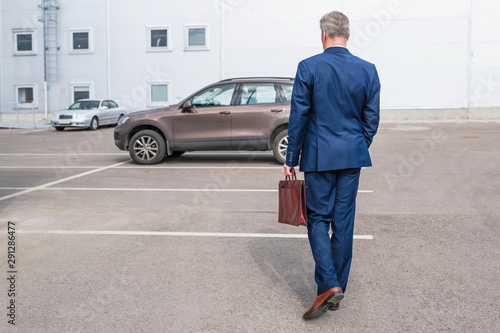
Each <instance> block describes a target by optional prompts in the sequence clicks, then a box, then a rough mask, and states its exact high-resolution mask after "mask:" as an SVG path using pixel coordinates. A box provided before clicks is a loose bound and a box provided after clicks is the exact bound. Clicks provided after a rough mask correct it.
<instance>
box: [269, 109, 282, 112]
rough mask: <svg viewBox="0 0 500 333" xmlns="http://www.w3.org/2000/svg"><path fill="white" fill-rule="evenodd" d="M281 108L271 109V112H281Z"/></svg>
mask: <svg viewBox="0 0 500 333" xmlns="http://www.w3.org/2000/svg"><path fill="white" fill-rule="evenodd" d="M281 111H283V109H272V110H271V112H281Z"/></svg>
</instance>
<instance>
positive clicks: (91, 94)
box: [69, 82, 95, 105]
mask: <svg viewBox="0 0 500 333" xmlns="http://www.w3.org/2000/svg"><path fill="white" fill-rule="evenodd" d="M69 85H70V92H71V94H70V104H69V105H71V104H73V103H75V102H76V101H75V87H81V86H87V87H89V98H88V99H95V97H94V82H70V83H69Z"/></svg>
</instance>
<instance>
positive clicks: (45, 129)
mask: <svg viewBox="0 0 500 333" xmlns="http://www.w3.org/2000/svg"><path fill="white" fill-rule="evenodd" d="M49 129H50V128H42V129H37V130H31V131H24V132H19V134H26V133H35V132H46V131H48V130H49Z"/></svg>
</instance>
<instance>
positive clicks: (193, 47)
mask: <svg viewBox="0 0 500 333" xmlns="http://www.w3.org/2000/svg"><path fill="white" fill-rule="evenodd" d="M200 28H203V29H205V45H189V30H190V29H200ZM209 31H210V30H209V25H208V23H204V24H185V25H184V51H208V50H210V44H209V41H210V38H209V36H210V34H209Z"/></svg>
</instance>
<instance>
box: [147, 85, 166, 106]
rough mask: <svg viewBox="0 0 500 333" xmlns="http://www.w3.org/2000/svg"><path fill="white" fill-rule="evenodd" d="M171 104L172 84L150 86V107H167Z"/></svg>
mask: <svg viewBox="0 0 500 333" xmlns="http://www.w3.org/2000/svg"><path fill="white" fill-rule="evenodd" d="M169 104H170V82H153V83H150V84H149V105H151V106H166V105H169Z"/></svg>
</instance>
